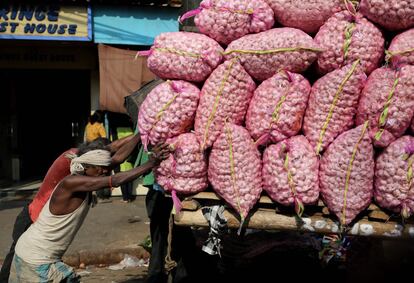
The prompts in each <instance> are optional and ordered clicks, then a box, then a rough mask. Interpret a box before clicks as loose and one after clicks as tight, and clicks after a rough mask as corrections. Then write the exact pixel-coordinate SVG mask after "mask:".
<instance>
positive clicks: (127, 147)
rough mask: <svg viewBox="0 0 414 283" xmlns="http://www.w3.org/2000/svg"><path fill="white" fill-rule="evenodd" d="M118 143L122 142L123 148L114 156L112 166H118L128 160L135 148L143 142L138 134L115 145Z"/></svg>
mask: <svg viewBox="0 0 414 283" xmlns="http://www.w3.org/2000/svg"><path fill="white" fill-rule="evenodd" d="M117 141H121V142H119V144H120V145H121V146H120V147H119V148H118V149H117V150H116V151H115V154H114V155H112V157H111V166H114V165H118V164H121V163H122V162H124V161H125V160H126V159H127V157H128V156H129V155H130V154H131V152H132V151H133V150H134V148H135V147H136V146H137V145H138V144H139V143H140V142H141V137H140V135H139V133H138V134H135V135H130V136H127V137H125V138H122V139H119V140H116V141H114V142H113V143H115V142H117ZM113 143H111V144H110V145H112V144H113ZM117 146H118V145H117ZM111 152H112V150H111Z"/></svg>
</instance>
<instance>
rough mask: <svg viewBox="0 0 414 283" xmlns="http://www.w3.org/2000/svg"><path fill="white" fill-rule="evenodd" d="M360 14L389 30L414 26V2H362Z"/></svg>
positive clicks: (373, 0) (391, 0)
mask: <svg viewBox="0 0 414 283" xmlns="http://www.w3.org/2000/svg"><path fill="white" fill-rule="evenodd" d="M360 12H361V13H362V14H364V16H365V17H367V18H368V19H370V20H371V21H373V22H374V23H377V24H379V25H380V26H382V27H384V28H386V29H388V30H401V29H406V28H410V27H412V26H414V2H413V1H410V0H409V1H402V0H380V1H378V0H361V3H360Z"/></svg>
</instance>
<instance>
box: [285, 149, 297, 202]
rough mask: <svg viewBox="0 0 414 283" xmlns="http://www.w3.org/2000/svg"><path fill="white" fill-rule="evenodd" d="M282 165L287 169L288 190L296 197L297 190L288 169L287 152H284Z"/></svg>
mask: <svg viewBox="0 0 414 283" xmlns="http://www.w3.org/2000/svg"><path fill="white" fill-rule="evenodd" d="M283 167H284V168H285V170H286V171H287V178H288V184H289V187H290V190H291V191H292V194H293V196H294V197H296V195H297V192H296V186H295V182H294V181H293V176H292V172H291V171H290V170H289V154H288V153H286V157H285V162H284V163H283Z"/></svg>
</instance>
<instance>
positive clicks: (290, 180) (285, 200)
mask: <svg viewBox="0 0 414 283" xmlns="http://www.w3.org/2000/svg"><path fill="white" fill-rule="evenodd" d="M318 167H319V162H318V158H317V156H316V154H315V152H314V151H313V148H312V146H311V145H310V144H309V142H308V140H307V139H306V138H305V137H304V136H295V137H291V138H289V139H287V140H285V141H282V142H280V143H278V144H276V145H270V146H269V147H268V148H266V150H265V151H264V154H263V170H262V176H263V189H264V190H265V191H266V192H267V193H268V194H269V196H270V197H271V198H272V199H273V200H274V201H276V202H278V203H281V204H283V205H286V206H291V205H294V206H295V211H296V213H297V214H298V216H299V217H301V216H302V213H303V210H304V205H307V204H315V203H316V202H317V201H318V199H319V184H318Z"/></svg>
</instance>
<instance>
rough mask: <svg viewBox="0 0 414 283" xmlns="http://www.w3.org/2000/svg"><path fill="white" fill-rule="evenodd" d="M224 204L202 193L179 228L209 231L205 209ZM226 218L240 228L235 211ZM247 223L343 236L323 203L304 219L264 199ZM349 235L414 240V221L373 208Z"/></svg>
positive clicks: (178, 219)
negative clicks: (203, 210) (200, 228)
mask: <svg viewBox="0 0 414 283" xmlns="http://www.w3.org/2000/svg"><path fill="white" fill-rule="evenodd" d="M223 203H224V202H223V200H221V199H220V197H219V196H218V195H216V194H215V193H214V192H202V193H199V194H196V195H193V196H191V197H187V198H186V199H184V200H183V202H182V204H183V209H182V210H181V212H180V214H178V215H175V218H174V221H175V224H176V225H182V226H196V227H208V223H207V221H206V219H205V218H204V216H203V214H202V212H201V207H203V206H208V205H214V204H223ZM224 216H225V217H226V219H227V220H228V222H227V224H228V227H229V228H239V226H240V221H239V220H238V218H237V215H236V214H235V213H234V211H233V210H232V209H226V210H225V212H224ZM246 221H247V223H246V227H247V228H252V229H260V230H297V231H306V232H315V233H322V234H332V233H340V229H339V227H338V224H337V221H336V217H335V216H333V215H332V214H330V213H329V211H328V209H327V207H325V206H324V204H323V202H322V201H319V203H318V205H315V206H306V207H305V213H304V215H303V217H302V218H298V217H296V216H295V215H294V212H293V209H289V208H284V207H282V206H280V205H278V204H276V203H274V202H273V201H272V200H271V199H270V198H269V197H267V196H262V197H261V198H260V200H259V201H258V204H256V206H255V209H253V211H251V212H250V214H249V217H248V219H247V220H246ZM347 234H349V235H359V236H371V237H386V238H387V237H391V238H413V239H414V221H413V220H412V219H409V221H406V223H404V224H402V221H401V217H396V216H393V215H390V214H388V213H386V212H385V211H383V210H381V209H380V208H379V207H378V206H376V205H375V204H371V205H370V206H369V207H368V208H367V209H366V210H365V211H364V212H363V213H361V215H360V216H359V217H358V219H356V220H355V221H354V222H353V224H352V225H351V227H349V230H348V231H347Z"/></svg>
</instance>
